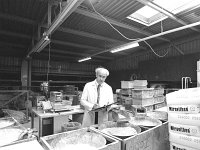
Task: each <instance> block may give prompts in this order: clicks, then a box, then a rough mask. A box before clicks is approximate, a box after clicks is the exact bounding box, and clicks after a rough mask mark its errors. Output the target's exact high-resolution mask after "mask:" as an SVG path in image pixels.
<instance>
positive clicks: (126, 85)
mask: <svg viewBox="0 0 200 150" xmlns="http://www.w3.org/2000/svg"><path fill="white" fill-rule="evenodd" d="M146 86H147V80H134V81H121V88H122V89H130V88H135V87H146Z"/></svg>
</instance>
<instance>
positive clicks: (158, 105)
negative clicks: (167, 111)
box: [153, 102, 166, 110]
mask: <svg viewBox="0 0 200 150" xmlns="http://www.w3.org/2000/svg"><path fill="white" fill-rule="evenodd" d="M165 106H166V103H165V102H162V103H158V104H154V108H153V109H154V110H156V109H159V108H162V107H165Z"/></svg>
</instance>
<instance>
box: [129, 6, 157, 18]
mask: <svg viewBox="0 0 200 150" xmlns="http://www.w3.org/2000/svg"><path fill="white" fill-rule="evenodd" d="M135 13H136V14H142V16H144V17H146V18H151V17H152V16H154V15H156V14H157V13H159V12H158V11H157V10H155V9H153V8H151V7H149V6H144V7H142V8H141V9H139V10H138V11H136V12H135ZM130 16H131V15H130Z"/></svg>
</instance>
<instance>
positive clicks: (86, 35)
mask: <svg viewBox="0 0 200 150" xmlns="http://www.w3.org/2000/svg"><path fill="white" fill-rule="evenodd" d="M57 31H60V32H63V33H70V34H74V35H79V36H83V37H88V38H92V39H96V40H102V41H109V42H114V43H116V42H117V43H119V44H123V43H125V42H123V41H120V40H116V39H112V38H108V37H105V36H100V35H97V34H92V33H88V32H84V31H80V30H79V31H78V30H73V29H69V28H63V27H59V29H58V30H57Z"/></svg>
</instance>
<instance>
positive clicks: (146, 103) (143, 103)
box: [132, 97, 154, 106]
mask: <svg viewBox="0 0 200 150" xmlns="http://www.w3.org/2000/svg"><path fill="white" fill-rule="evenodd" d="M132 104H133V105H140V106H149V105H153V104H154V98H153V97H152V98H145V99H136V98H132Z"/></svg>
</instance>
